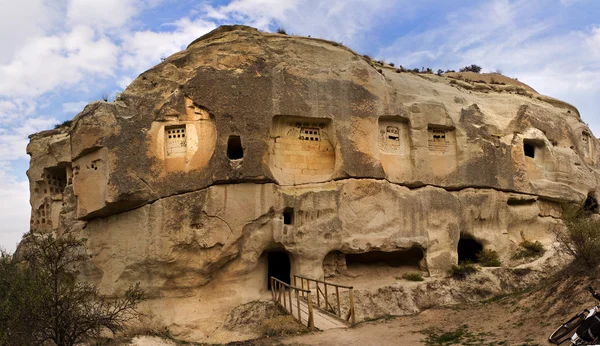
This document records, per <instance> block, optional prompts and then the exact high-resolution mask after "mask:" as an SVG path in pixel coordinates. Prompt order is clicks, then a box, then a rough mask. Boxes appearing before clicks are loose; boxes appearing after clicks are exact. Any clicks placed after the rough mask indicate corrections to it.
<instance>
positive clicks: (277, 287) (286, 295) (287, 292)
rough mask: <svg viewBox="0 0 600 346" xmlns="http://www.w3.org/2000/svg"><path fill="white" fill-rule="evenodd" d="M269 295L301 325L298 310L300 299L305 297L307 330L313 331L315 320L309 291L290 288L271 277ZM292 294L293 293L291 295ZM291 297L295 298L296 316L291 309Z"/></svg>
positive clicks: (300, 314)
mask: <svg viewBox="0 0 600 346" xmlns="http://www.w3.org/2000/svg"><path fill="white" fill-rule="evenodd" d="M270 280H271V295H272V297H273V300H274V301H276V302H277V303H279V304H280V305H281V306H283V308H284V309H286V310H288V306H289V311H290V314H291V315H292V316H293V317H294V318H297V319H298V321H300V323H302V309H301V308H300V297H303V296H307V297H308V298H307V304H306V305H307V306H308V311H307V313H308V316H307V318H306V320H307V325H308V328H310V329H311V330H313V329H315V318H314V315H313V304H312V295H311V292H310V290H305V289H303V288H298V287H296V286H295V285H294V286H291V285H288V284H286V283H285V282H283V281H281V280H279V279H276V278H274V277H272V276H271V279H270ZM292 292H294V293H292ZM292 296H295V297H294V298H295V300H296V308H297V310H298V313H297V315H296V314H294V310H293V309H292Z"/></svg>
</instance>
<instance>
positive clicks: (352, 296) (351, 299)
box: [350, 288, 356, 325]
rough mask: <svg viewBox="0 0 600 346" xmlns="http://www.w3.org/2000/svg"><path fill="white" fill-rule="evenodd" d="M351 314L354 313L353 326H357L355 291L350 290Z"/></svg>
mask: <svg viewBox="0 0 600 346" xmlns="http://www.w3.org/2000/svg"><path fill="white" fill-rule="evenodd" d="M350 312H351V313H352V314H351V315H350V317H351V318H352V322H351V323H352V325H355V324H356V316H355V314H354V290H353V289H352V288H351V289H350Z"/></svg>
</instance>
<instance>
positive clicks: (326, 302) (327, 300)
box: [323, 284, 329, 311]
mask: <svg viewBox="0 0 600 346" xmlns="http://www.w3.org/2000/svg"><path fill="white" fill-rule="evenodd" d="M323 286H325V311H327V308H328V306H329V299H328V298H327V284H323Z"/></svg>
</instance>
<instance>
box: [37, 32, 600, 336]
mask: <svg viewBox="0 0 600 346" xmlns="http://www.w3.org/2000/svg"><path fill="white" fill-rule="evenodd" d="M494 78H495V79H494ZM30 138H31V142H30V144H29V146H28V153H29V154H30V155H31V166H30V169H29V171H28V177H29V180H30V188H31V205H32V218H31V229H32V230H39V231H43V230H53V231H57V232H63V231H65V230H72V231H78V232H80V233H81V234H82V236H84V237H86V238H88V245H89V250H90V253H91V255H92V259H91V260H90V262H89V263H88V264H87V265H86V268H85V271H84V273H83V275H84V277H85V278H86V279H87V280H91V281H93V282H94V283H96V284H97V285H99V287H100V288H101V289H102V290H103V291H104V292H105V293H119V292H121V291H122V290H123V289H124V288H125V287H127V286H128V285H129V284H131V283H134V282H141V284H142V286H143V287H144V288H145V289H146V290H147V291H148V292H149V293H150V295H151V298H152V299H151V300H150V301H149V302H148V303H147V305H148V309H150V310H152V311H153V312H154V313H155V314H156V315H157V316H159V317H160V318H161V320H162V321H163V322H164V323H165V324H168V325H171V326H176V327H179V328H180V329H186V328H188V329H189V326H194V328H195V333H196V334H195V336H194V337H195V338H197V339H198V338H201V337H204V336H206V335H210V334H211V333H213V332H214V330H215V329H216V328H217V327H218V326H219V325H220V323H221V322H222V321H223V320H224V319H225V316H226V315H227V313H228V311H229V310H231V309H233V308H234V307H235V306H237V305H240V304H242V303H246V302H248V301H250V300H254V299H257V298H260V297H261V296H262V295H264V293H265V292H266V289H267V287H266V286H267V280H266V278H267V275H268V272H269V257H268V256H269V253H285V254H287V256H288V260H289V266H290V267H291V272H292V273H298V274H302V275H306V276H311V277H315V278H323V277H324V276H325V275H327V276H331V275H335V274H340V273H341V274H348V273H350V276H349V277H351V278H356V281H360V280H361V278H360V276H361V275H363V276H364V277H363V280H369V278H368V277H369V272H370V270H371V269H369V268H370V267H369V265H371V264H372V263H384V264H385V263H386V261H392V262H394V261H396V262H398V263H399V264H398V265H396V264H397V263H396V262H394V263H396V264H393V265H390V267H391V269H389V270H390V271H384V272H382V275H383V277H391V280H392V281H393V277H394V275H395V274H394V270H395V269H393V268H396V267H403V266H406V267H414V268H416V269H420V270H423V271H426V272H428V273H429V274H431V275H433V276H436V275H442V274H444V273H445V271H446V269H447V268H448V267H449V266H450V265H452V264H453V263H456V262H457V260H458V256H459V254H458V252H457V249H458V246H459V241H460V239H470V240H474V241H476V242H477V243H478V244H479V245H480V246H482V247H483V248H486V249H492V250H495V251H497V252H498V253H500V255H501V257H502V259H503V260H504V262H505V263H510V258H511V256H512V254H513V253H514V252H515V251H516V249H517V247H518V244H520V243H521V242H522V241H524V240H530V241H534V240H538V241H541V242H542V243H544V244H545V245H547V247H548V248H550V247H551V243H552V241H553V237H552V232H551V229H552V227H560V225H561V222H560V220H559V218H560V216H561V208H560V203H561V202H564V201H575V202H581V201H584V200H585V199H586V198H594V197H595V194H596V186H597V184H598V178H599V172H600V171H599V170H598V168H599V167H598V160H599V157H600V156H599V153H600V151H599V150H600V146H599V142H598V140H597V139H596V138H595V137H594V136H593V135H592V133H591V131H590V130H589V128H588V127H587V126H586V125H585V123H583V122H582V121H581V119H580V116H579V114H578V111H577V110H576V109H575V108H574V107H573V106H571V105H569V104H566V103H564V102H561V101H558V100H555V99H552V98H550V97H547V96H543V95H539V94H538V93H537V92H535V90H533V89H531V88H530V87H528V86H526V85H524V84H522V83H519V82H516V81H514V80H511V79H509V78H506V77H503V76H497V75H496V76H495V77H494V76H490V75H474V76H473V75H470V74H448V75H446V76H436V75H431V74H413V73H398V72H397V71H396V70H395V69H394V68H392V67H390V66H380V65H378V64H376V63H375V62H373V61H371V60H370V59H368V58H365V57H363V56H360V55H358V54H356V53H354V52H353V51H351V50H350V49H348V48H346V47H343V46H341V45H339V44H337V43H333V42H328V41H324V40H319V39H311V38H304V37H293V36H287V35H281V34H270V33H263V32H259V31H257V30H255V29H252V28H248V27H243V26H226V27H221V28H219V29H216V30H214V31H213V32H211V33H209V34H207V35H205V36H203V37H201V38H199V39H197V40H196V41H194V42H192V43H191V44H190V45H189V47H188V48H187V49H186V50H185V51H182V52H179V53H176V54H174V55H172V56H171V57H169V58H167V59H166V60H164V61H163V62H162V63H160V64H159V65H157V66H155V67H153V68H152V69H150V70H148V71H146V72H144V73H143V74H141V75H140V76H139V77H138V78H137V79H136V80H135V81H133V82H132V84H131V85H130V86H128V87H127V89H126V90H125V91H124V92H123V93H122V94H120V95H119V96H118V97H117V100H115V101H114V102H94V103H91V104H89V105H88V106H86V107H85V109H84V110H83V111H82V112H81V113H80V114H78V115H77V116H76V117H75V119H74V120H73V122H72V124H71V125H70V126H64V127H61V128H58V129H56V130H51V131H45V132H41V133H38V134H34V135H32V136H31V137H30ZM588 196H589V197H588ZM369 254H371V255H369ZM386 254H388V255H389V254H392V255H389V256H388V255H386ZM361 256H362V257H361ZM369 256H371V257H369ZM386 256H388V257H386ZM390 256H393V258H392V259H390V258H391V257H390ZM380 267H381V266H380ZM365 268H367V269H366V270H365ZM380 269H381V268H379V269H373V271H374V272H376V271H377V270H380ZM353 270H354V272H352V271H353ZM385 270H388V269H385ZM384 281H385V280H384ZM174 309H175V310H176V311H174Z"/></svg>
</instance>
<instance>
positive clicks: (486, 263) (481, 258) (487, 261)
mask: <svg viewBox="0 0 600 346" xmlns="http://www.w3.org/2000/svg"><path fill="white" fill-rule="evenodd" d="M477 261H478V263H479V264H480V265H481V266H482V267H500V266H501V265H502V262H500V257H499V256H498V253H497V252H496V251H494V250H488V249H484V250H481V252H479V253H478V254H477Z"/></svg>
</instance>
